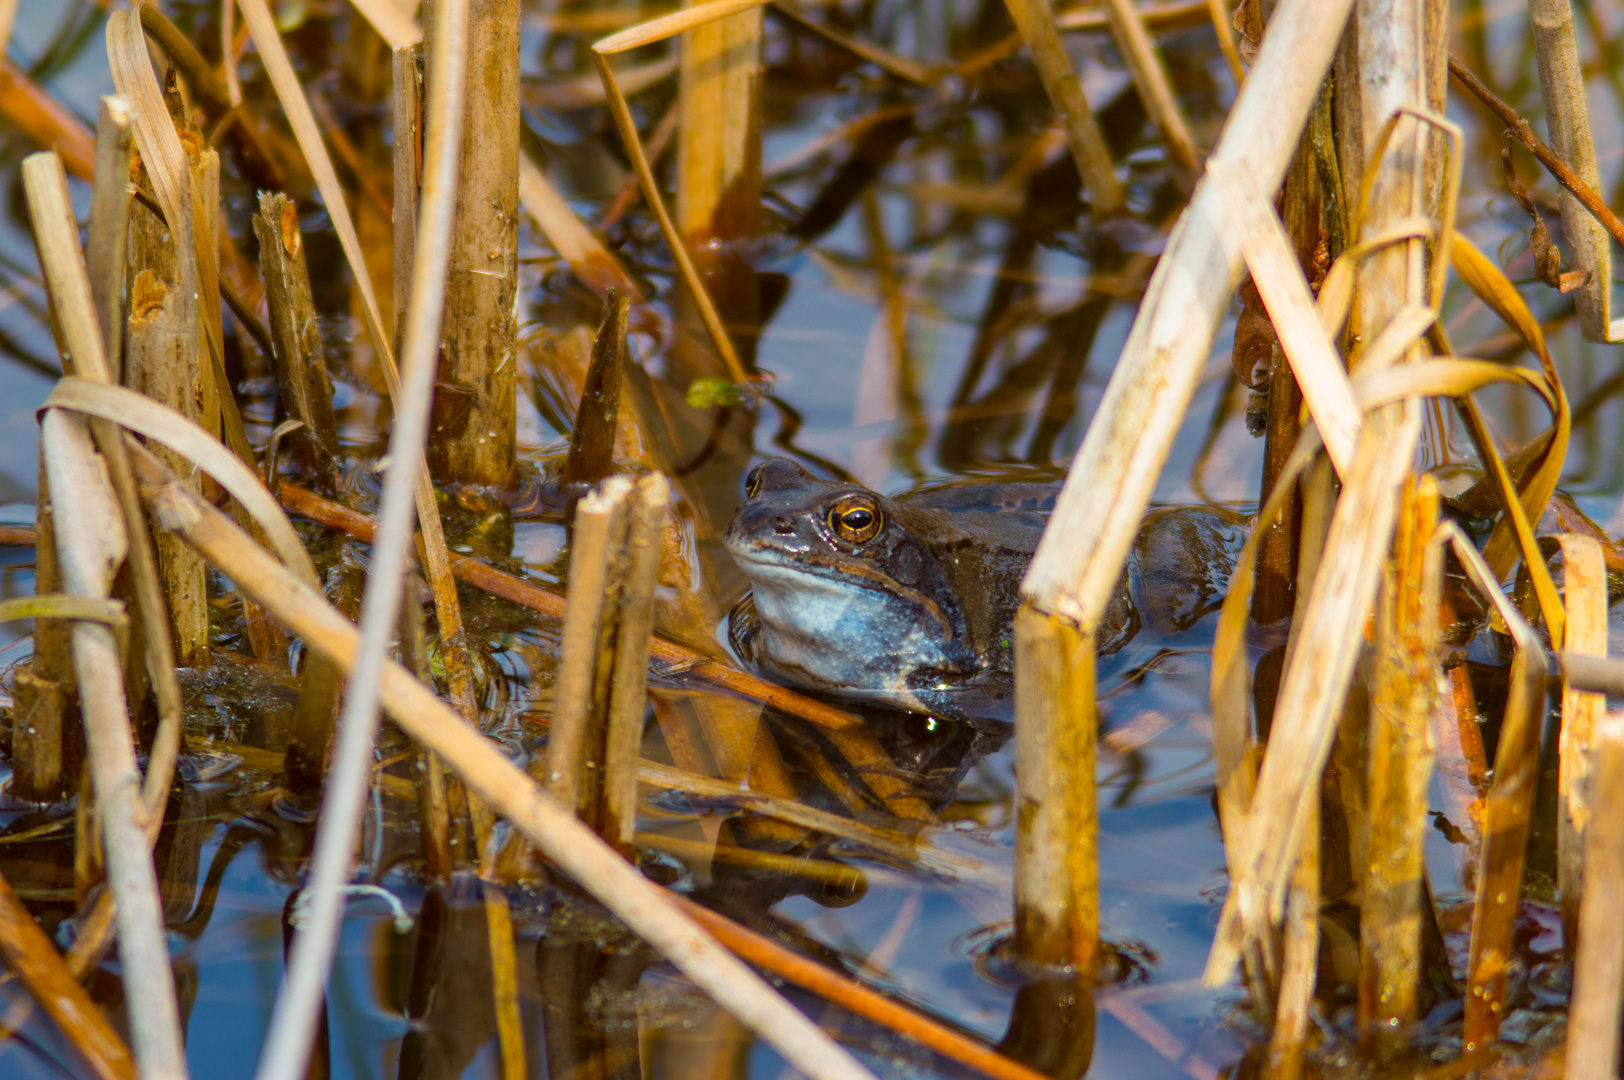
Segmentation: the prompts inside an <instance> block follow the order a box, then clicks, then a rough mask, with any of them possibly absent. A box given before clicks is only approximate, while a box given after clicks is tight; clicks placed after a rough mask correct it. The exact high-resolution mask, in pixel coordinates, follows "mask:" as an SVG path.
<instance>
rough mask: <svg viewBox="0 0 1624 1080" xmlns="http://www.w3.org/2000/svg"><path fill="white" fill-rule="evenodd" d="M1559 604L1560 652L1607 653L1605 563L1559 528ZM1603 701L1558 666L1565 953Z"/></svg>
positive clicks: (1573, 929) (1559, 882) (1594, 548)
mask: <svg viewBox="0 0 1624 1080" xmlns="http://www.w3.org/2000/svg"><path fill="white" fill-rule="evenodd" d="M1557 542H1558V543H1560V544H1561V545H1562V582H1563V589H1562V592H1563V597H1562V599H1563V607H1564V608H1565V609H1566V611H1567V620H1566V622H1565V624H1564V628H1565V632H1564V637H1565V639H1566V640H1565V641H1564V642H1563V649H1564V650H1565V652H1566V653H1576V654H1585V655H1588V656H1599V657H1605V656H1606V655H1607V563H1606V559H1605V557H1604V555H1603V552H1602V546H1601V543H1600V541H1598V540H1596V539H1595V538H1594V537H1590V536H1574V535H1571V534H1567V533H1564V534H1562V535H1560V536H1558V537H1557ZM1606 706H1607V699H1606V697H1605V696H1604V695H1602V694H1598V693H1595V692H1593V691H1587V690H1583V689H1581V688H1579V687H1577V686H1575V685H1574V684H1573V680H1572V679H1571V678H1570V677H1569V676H1568V673H1567V670H1566V668H1565V667H1564V670H1563V672H1562V725H1561V729H1560V733H1559V735H1558V742H1557V777H1558V782H1557V783H1558V791H1559V797H1558V803H1557V816H1556V822H1557V824H1556V828H1557V832H1556V892H1557V898H1558V900H1559V902H1560V903H1561V905H1562V928H1563V931H1564V933H1563V935H1562V941H1563V943H1564V945H1566V950H1565V951H1566V952H1567V954H1568V956H1569V958H1572V957H1574V956H1575V955H1576V954H1575V952H1574V951H1573V950H1574V948H1575V943H1576V942H1577V941H1578V940H1579V905H1580V886H1581V884H1583V882H1584V842H1585V841H1584V834H1585V830H1586V829H1587V828H1588V827H1589V823H1590V821H1591V820H1592V814H1591V810H1590V808H1591V806H1592V802H1591V793H1590V788H1591V785H1592V784H1593V783H1594V782H1595V781H1594V777H1595V769H1594V767H1593V765H1594V763H1593V762H1592V760H1591V757H1592V751H1591V746H1592V743H1593V741H1594V739H1595V737H1596V724H1597V722H1598V721H1599V720H1600V719H1601V716H1602V713H1603V710H1604V709H1605V708H1606Z"/></svg>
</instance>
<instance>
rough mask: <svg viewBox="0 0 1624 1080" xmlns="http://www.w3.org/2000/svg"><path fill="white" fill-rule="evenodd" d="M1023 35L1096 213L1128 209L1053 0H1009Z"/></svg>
mask: <svg viewBox="0 0 1624 1080" xmlns="http://www.w3.org/2000/svg"><path fill="white" fill-rule="evenodd" d="M1004 6H1005V7H1007V8H1008V9H1009V16H1010V18H1011V19H1013V20H1014V22H1015V28H1016V29H1017V30H1018V31H1019V32H1020V35H1021V40H1022V41H1024V42H1026V48H1027V50H1028V51H1029V52H1031V54H1032V63H1033V65H1034V66H1035V67H1036V68H1037V69H1038V78H1039V79H1041V80H1042V82H1043V90H1044V92H1045V93H1047V94H1048V95H1049V102H1050V104H1052V105H1053V106H1054V111H1055V115H1056V117H1057V118H1058V119H1059V121H1060V125H1061V127H1063V128H1064V129H1065V131H1066V144H1067V145H1068V146H1070V147H1071V156H1072V158H1073V159H1074V160H1075V161H1076V162H1077V174H1078V175H1079V176H1081V177H1082V178H1083V194H1084V196H1085V197H1087V199H1088V201H1089V203H1090V204H1091V206H1092V207H1093V212H1094V216H1095V217H1096V218H1106V217H1111V216H1114V215H1116V214H1120V213H1122V212H1123V210H1125V209H1126V208H1127V201H1126V196H1125V194H1124V193H1123V190H1122V182H1121V181H1120V180H1118V179H1117V175H1116V169H1115V167H1114V166H1113V165H1112V163H1111V152H1110V150H1108V149H1107V148H1106V145H1105V136H1104V135H1103V134H1101V133H1100V128H1099V125H1098V124H1096V123H1095V122H1094V112H1093V110H1092V109H1090V108H1089V105H1088V99H1087V98H1086V97H1084V96H1083V84H1082V83H1081V82H1079V81H1078V79H1077V73H1076V72H1075V71H1073V70H1072V66H1071V58H1070V57H1068V56H1067V55H1066V48H1065V46H1064V45H1062V44H1061V43H1060V34H1059V32H1058V31H1056V29H1055V24H1054V11H1053V10H1052V9H1051V8H1050V6H1049V0H1005V4H1004Z"/></svg>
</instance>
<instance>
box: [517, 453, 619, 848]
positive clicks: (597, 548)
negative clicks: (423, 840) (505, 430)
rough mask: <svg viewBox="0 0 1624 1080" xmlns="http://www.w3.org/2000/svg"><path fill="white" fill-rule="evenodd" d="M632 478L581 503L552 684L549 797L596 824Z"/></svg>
mask: <svg viewBox="0 0 1624 1080" xmlns="http://www.w3.org/2000/svg"><path fill="white" fill-rule="evenodd" d="M631 492H632V482H631V481H630V480H628V479H627V478H626V477H624V476H611V477H610V478H609V479H608V480H605V481H604V482H603V484H602V486H601V487H599V488H598V490H597V491H594V492H591V493H589V494H588V495H587V496H586V497H584V498H583V499H581V501H580V502H578V503H576V505H575V529H574V533H573V535H572V536H571V538H570V553H571V554H570V567H569V581H568V586H567V589H568V591H567V592H566V593H565V598H566V599H565V604H566V606H565V612H564V630H563V633H562V635H561V641H560V645H559V658H558V674H557V675H556V676H555V679H554V683H553V725H552V730H551V731H550V732H549V733H548V736H547V755H546V758H545V759H543V760H542V761H540V762H538V764H541V765H542V767H543V768H544V769H545V770H546V771H545V773H544V774H543V775H542V776H541V777H540V778H539V779H542V780H543V782H544V783H545V784H546V786H547V792H548V794H550V795H552V797H553V798H555V799H557V800H558V801H559V802H560V803H562V804H563V805H565V806H568V807H572V808H573V809H574V812H575V813H576V815H577V816H578V817H580V818H581V819H582V820H583V821H585V822H586V823H587V824H588V826H596V825H597V824H598V821H597V812H596V811H597V795H598V778H599V776H600V775H601V773H602V766H603V744H602V738H603V719H604V717H603V712H602V705H603V700H604V699H603V691H604V690H606V689H607V683H608V679H609V677H610V664H609V653H610V649H611V647H612V641H613V638H612V635H613V633H614V626H613V623H612V621H611V615H610V613H612V612H613V611H614V609H615V606H616V604H617V603H618V600H619V590H620V583H621V576H622V573H623V569H624V566H623V560H624V545H625V535H626V512H627V507H626V502H627V498H628V496H630V495H631Z"/></svg>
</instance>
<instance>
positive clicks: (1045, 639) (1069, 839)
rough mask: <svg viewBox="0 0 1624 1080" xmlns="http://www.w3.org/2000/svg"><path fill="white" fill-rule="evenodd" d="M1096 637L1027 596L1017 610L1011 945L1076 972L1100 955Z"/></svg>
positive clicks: (1086, 969)
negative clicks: (1048, 612) (1017, 790)
mask: <svg viewBox="0 0 1624 1080" xmlns="http://www.w3.org/2000/svg"><path fill="white" fill-rule="evenodd" d="M1094 642H1095V638H1094V634H1093V633H1092V632H1090V631H1088V630H1086V629H1080V628H1078V627H1075V626H1072V625H1069V624H1067V623H1065V622H1063V621H1061V620H1060V619H1059V618H1057V617H1056V616H1053V615H1046V614H1044V613H1042V612H1040V611H1037V610H1036V609H1034V608H1032V607H1031V606H1030V605H1029V604H1023V605H1022V606H1021V609H1020V611H1019V612H1017V613H1016V616H1015V665H1016V671H1018V672H1020V678H1019V679H1018V680H1017V681H1016V684H1015V730H1016V733H1017V739H1016V742H1015V773H1016V775H1017V776H1019V777H1020V785H1021V787H1020V793H1019V795H1018V796H1017V799H1018V800H1019V803H1018V805H1019V807H1020V813H1019V824H1018V827H1017V831H1016V835H1015V950H1016V954H1017V955H1018V956H1019V957H1020V958H1021V959H1023V960H1027V961H1031V962H1034V963H1046V964H1054V963H1063V964H1070V965H1071V966H1072V967H1073V968H1074V969H1075V970H1076V971H1077V972H1078V973H1079V974H1081V975H1086V974H1087V973H1088V972H1090V971H1092V970H1093V968H1094V964H1095V961H1096V960H1097V958H1098V955H1099V864H1098V854H1097V851H1096V844H1097V836H1096V833H1097V826H1098V813H1099V811H1098V807H1097V803H1096V796H1095V790H1094V743H1095V739H1096V738H1097V736H1098V731H1099V713H1098V706H1097V704H1096V702H1095V699H1094V690H1095V687H1094ZM1021 736H1024V738H1023V737H1021Z"/></svg>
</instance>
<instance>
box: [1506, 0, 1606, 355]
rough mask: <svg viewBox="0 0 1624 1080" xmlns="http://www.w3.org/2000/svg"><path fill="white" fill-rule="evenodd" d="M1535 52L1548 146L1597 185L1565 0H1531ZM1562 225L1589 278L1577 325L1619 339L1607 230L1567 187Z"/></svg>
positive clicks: (1596, 336)
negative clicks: (1548, 134)
mask: <svg viewBox="0 0 1624 1080" xmlns="http://www.w3.org/2000/svg"><path fill="white" fill-rule="evenodd" d="M1528 21H1529V22H1530V23H1531V24H1533V30H1534V54H1535V56H1536V57H1537V59H1538V62H1539V84H1540V90H1541V91H1542V93H1543V96H1544V98H1545V126H1546V128H1547V129H1548V130H1549V132H1550V135H1551V148H1552V149H1553V150H1554V151H1555V152H1556V154H1557V156H1558V157H1559V158H1561V159H1562V160H1563V161H1564V162H1566V163H1567V165H1568V167H1569V168H1570V169H1572V170H1573V173H1574V175H1576V176H1578V177H1579V178H1580V179H1581V180H1583V181H1584V182H1585V183H1586V184H1588V185H1589V186H1590V187H1591V188H1600V187H1601V172H1600V170H1599V169H1598V168H1597V165H1596V144H1595V142H1594V141H1593V140H1592V139H1591V136H1590V109H1589V106H1588V105H1587V104H1586V103H1585V80H1584V70H1583V66H1582V64H1581V63H1580V60H1579V40H1578V36H1577V35H1576V34H1575V33H1574V29H1573V8H1572V6H1571V4H1570V3H1569V0H1530V3H1529V5H1528ZM1562 226H1563V231H1564V232H1566V234H1567V238H1568V244H1569V248H1570V250H1572V252H1573V256H1574V262H1575V263H1576V264H1577V269H1579V270H1581V271H1583V272H1584V273H1586V274H1589V275H1590V277H1589V280H1588V281H1587V282H1586V283H1585V284H1584V285H1583V286H1582V288H1581V289H1580V291H1579V294H1578V295H1577V296H1575V297H1574V306H1575V307H1576V308H1577V309H1578V312H1579V328H1580V330H1582V331H1583V332H1584V335H1585V337H1587V338H1589V339H1590V340H1591V341H1618V340H1619V339H1620V338H1624V319H1621V320H1618V321H1616V322H1615V321H1614V320H1613V318H1612V300H1613V296H1612V293H1613V256H1612V249H1611V248H1610V247H1609V246H1608V243H1607V230H1606V228H1604V227H1603V226H1602V224H1601V222H1600V221H1598V220H1596V218H1595V216H1594V215H1592V214H1591V213H1590V212H1589V211H1587V210H1586V209H1585V207H1584V204H1583V203H1582V202H1580V201H1579V198H1578V197H1577V196H1576V195H1574V194H1573V193H1572V192H1571V191H1564V192H1563V193H1562Z"/></svg>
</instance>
